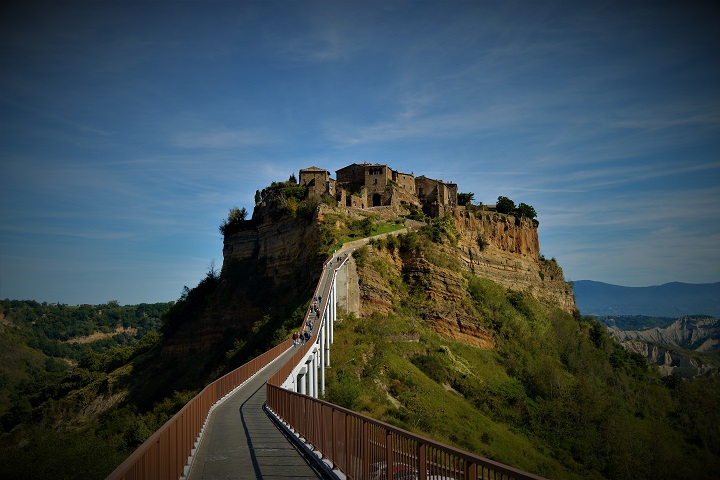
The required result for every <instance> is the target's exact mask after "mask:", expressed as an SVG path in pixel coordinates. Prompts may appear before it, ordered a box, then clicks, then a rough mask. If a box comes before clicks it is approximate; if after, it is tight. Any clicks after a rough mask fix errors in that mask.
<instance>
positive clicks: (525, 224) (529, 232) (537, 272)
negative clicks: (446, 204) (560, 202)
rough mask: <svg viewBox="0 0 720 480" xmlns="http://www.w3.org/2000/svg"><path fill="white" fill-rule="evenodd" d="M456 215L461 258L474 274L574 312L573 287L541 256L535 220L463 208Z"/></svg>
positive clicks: (558, 269) (554, 264)
mask: <svg viewBox="0 0 720 480" xmlns="http://www.w3.org/2000/svg"><path fill="white" fill-rule="evenodd" d="M453 216H454V219H455V225H456V228H457V229H458V231H459V232H460V239H459V242H458V251H459V256H460V259H461V260H462V261H463V262H464V263H465V265H467V267H468V268H469V269H470V271H471V272H472V273H473V274H475V275H478V276H481V277H486V278H489V279H491V280H493V281H494V282H496V283H499V284H500V285H503V286H504V287H507V288H509V289H512V290H521V291H525V290H527V291H530V293H532V295H533V296H535V297H536V298H538V299H541V300H548V301H551V302H554V303H557V304H558V305H559V306H560V307H561V308H562V309H563V310H565V311H566V312H569V313H572V312H573V311H574V310H575V300H574V298H573V292H572V286H571V285H569V284H567V283H566V282H565V278H564V276H563V271H562V268H561V267H560V266H559V265H558V264H557V262H555V261H554V260H545V259H543V258H542V257H540V240H539V239H538V231H537V225H536V224H535V223H534V222H533V221H532V220H529V219H518V218H515V217H512V216H508V215H500V214H497V213H491V212H477V213H471V212H468V211H466V210H462V209H458V210H455V211H454V214H453Z"/></svg>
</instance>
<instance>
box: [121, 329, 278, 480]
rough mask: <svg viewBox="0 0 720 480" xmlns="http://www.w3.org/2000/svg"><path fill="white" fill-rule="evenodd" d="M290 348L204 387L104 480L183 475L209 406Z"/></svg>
mask: <svg viewBox="0 0 720 480" xmlns="http://www.w3.org/2000/svg"><path fill="white" fill-rule="evenodd" d="M291 347H292V340H285V341H284V342H283V343H281V344H280V345H277V346H275V347H273V348H271V349H270V350H268V351H267V352H265V353H263V354H261V355H259V356H257V357H255V358H254V359H252V360H250V361H249V362H247V363H245V364H244V365H242V366H240V367H238V368H236V369H235V370H233V371H232V372H230V373H228V374H226V375H224V376H222V377H220V378H218V379H217V380H215V381H214V382H212V383H210V384H208V385H207V386H206V387H205V388H204V389H202V391H201V392H200V393H199V394H197V395H196V396H195V397H193V398H192V400H190V401H189V402H188V403H187V404H186V405H185V406H184V407H183V408H182V409H180V411H179V412H177V413H176V414H175V415H174V416H173V417H172V418H171V419H170V420H168V421H167V422H165V424H164V425H163V426H162V427H160V428H159V429H158V430H157V431H156V432H155V433H154V434H152V435H151V436H150V438H148V439H147V440H145V442H144V443H143V444H142V445H140V446H139V447H138V448H137V449H136V450H135V451H134V452H133V453H132V454H131V455H130V456H129V457H128V458H127V459H125V461H124V462H123V463H121V464H120V465H119V466H118V467H117V468H116V469H115V470H114V471H113V472H112V473H111V474H110V475H109V476H108V477H107V479H108V480H131V479H153V480H154V479H158V480H177V479H178V478H180V477H181V476H182V475H184V474H185V466H186V465H187V462H188V457H189V456H190V454H191V453H192V450H193V449H194V448H195V440H196V439H197V437H198V435H199V434H200V432H201V431H202V429H203V427H204V424H205V422H206V420H207V418H208V415H209V413H210V410H211V409H212V407H213V406H214V405H215V404H216V403H217V402H218V401H219V400H221V399H222V398H223V397H225V396H226V395H227V394H229V393H231V392H232V391H233V390H234V389H235V388H237V387H238V386H240V385H242V384H243V383H244V382H246V381H247V380H249V379H250V378H251V377H252V376H253V375H255V374H256V373H257V372H259V371H260V370H262V369H263V368H264V367H266V366H267V365H269V364H270V363H271V362H272V361H273V360H275V358H277V357H278V356H279V355H281V354H282V353H283V352H285V351H286V350H287V349H288V348H291Z"/></svg>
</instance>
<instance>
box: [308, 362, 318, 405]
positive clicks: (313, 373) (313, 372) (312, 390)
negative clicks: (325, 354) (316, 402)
mask: <svg viewBox="0 0 720 480" xmlns="http://www.w3.org/2000/svg"><path fill="white" fill-rule="evenodd" d="M316 355H317V352H313V354H312V355H311V356H310V361H309V362H308V372H309V375H308V393H307V394H308V395H310V396H311V397H313V398H317V361H316V360H315V357H316Z"/></svg>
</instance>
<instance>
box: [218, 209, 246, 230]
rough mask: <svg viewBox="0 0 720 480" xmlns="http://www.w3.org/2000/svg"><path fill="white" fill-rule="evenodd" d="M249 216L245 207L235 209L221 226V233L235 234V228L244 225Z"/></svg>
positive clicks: (231, 210)
mask: <svg viewBox="0 0 720 480" xmlns="http://www.w3.org/2000/svg"><path fill="white" fill-rule="evenodd" d="M247 216H248V211H247V209H246V208H245V207H243V208H238V207H233V208H231V209H230V212H229V213H228V217H227V219H225V220H223V223H222V224H221V225H220V227H219V230H220V233H221V234H223V235H225V234H226V233H233V231H234V228H235V227H237V226H239V225H240V224H242V223H243V222H244V221H245V219H246V218H247Z"/></svg>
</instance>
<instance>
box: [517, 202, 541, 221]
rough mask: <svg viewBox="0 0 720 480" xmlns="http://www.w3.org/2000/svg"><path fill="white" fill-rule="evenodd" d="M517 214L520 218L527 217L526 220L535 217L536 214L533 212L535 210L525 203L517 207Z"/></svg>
mask: <svg viewBox="0 0 720 480" xmlns="http://www.w3.org/2000/svg"><path fill="white" fill-rule="evenodd" d="M517 214H518V215H519V216H521V217H528V218H535V217H537V213H536V212H535V209H534V208H533V207H532V205H528V204H527V203H522V202H521V203H520V205H518V207H517Z"/></svg>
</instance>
